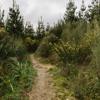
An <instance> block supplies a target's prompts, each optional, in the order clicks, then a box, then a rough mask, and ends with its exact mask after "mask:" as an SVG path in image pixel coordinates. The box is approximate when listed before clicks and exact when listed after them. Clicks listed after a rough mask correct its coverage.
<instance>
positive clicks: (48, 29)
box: [46, 23, 50, 32]
mask: <svg viewBox="0 0 100 100" xmlns="http://www.w3.org/2000/svg"><path fill="white" fill-rule="evenodd" d="M46 31H47V32H49V31H50V24H49V23H47V27H46Z"/></svg>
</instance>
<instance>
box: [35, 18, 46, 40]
mask: <svg viewBox="0 0 100 100" xmlns="http://www.w3.org/2000/svg"><path fill="white" fill-rule="evenodd" d="M44 36H45V27H44V23H43V20H42V17H41V20H40V21H39V22H38V27H37V30H36V37H37V39H39V40H41V39H42V38H43V37H44Z"/></svg>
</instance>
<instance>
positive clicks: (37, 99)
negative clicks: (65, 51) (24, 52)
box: [29, 57, 57, 100]
mask: <svg viewBox="0 0 100 100" xmlns="http://www.w3.org/2000/svg"><path fill="white" fill-rule="evenodd" d="M31 58H32V63H33V67H34V68H35V69H36V70H37V74H38V75H37V78H36V82H35V85H33V89H32V91H31V93H30V94H29V100H57V99H55V91H54V88H53V82H52V76H51V75H50V74H49V72H48V70H49V69H50V68H52V67H53V66H51V65H49V64H41V63H40V62H39V61H38V60H36V59H35V58H34V57H31Z"/></svg>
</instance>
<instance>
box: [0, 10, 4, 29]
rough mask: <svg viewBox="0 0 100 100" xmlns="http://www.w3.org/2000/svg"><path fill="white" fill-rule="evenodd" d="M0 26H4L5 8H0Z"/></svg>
mask: <svg viewBox="0 0 100 100" xmlns="http://www.w3.org/2000/svg"><path fill="white" fill-rule="evenodd" d="M0 27H4V10H3V11H2V10H1V9H0Z"/></svg>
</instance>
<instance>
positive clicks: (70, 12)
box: [64, 0, 77, 23]
mask: <svg viewBox="0 0 100 100" xmlns="http://www.w3.org/2000/svg"><path fill="white" fill-rule="evenodd" d="M76 8H77V7H76V6H75V2H73V1H72V0H70V1H69V2H68V4H67V8H66V12H65V16H64V20H65V22H66V23H67V22H73V21H76V20H77V18H76V16H75V12H76Z"/></svg>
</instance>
